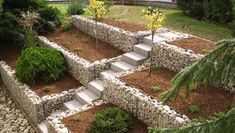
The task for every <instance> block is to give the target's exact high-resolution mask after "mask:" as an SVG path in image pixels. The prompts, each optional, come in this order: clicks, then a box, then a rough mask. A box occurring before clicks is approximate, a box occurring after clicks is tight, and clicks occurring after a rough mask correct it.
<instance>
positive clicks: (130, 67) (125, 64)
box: [111, 61, 134, 71]
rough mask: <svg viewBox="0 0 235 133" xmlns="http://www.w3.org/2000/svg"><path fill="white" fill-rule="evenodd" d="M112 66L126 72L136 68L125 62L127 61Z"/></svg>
mask: <svg viewBox="0 0 235 133" xmlns="http://www.w3.org/2000/svg"><path fill="white" fill-rule="evenodd" d="M111 65H115V66H116V67H119V68H121V69H122V70H124V71H126V70H129V69H132V68H134V66H133V65H131V64H129V63H127V62H125V61H118V62H114V63H112V64H111Z"/></svg>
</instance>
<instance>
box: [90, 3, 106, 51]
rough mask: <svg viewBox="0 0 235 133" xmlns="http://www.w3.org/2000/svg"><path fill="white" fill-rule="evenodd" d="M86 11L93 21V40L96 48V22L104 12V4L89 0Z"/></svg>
mask: <svg viewBox="0 0 235 133" xmlns="http://www.w3.org/2000/svg"><path fill="white" fill-rule="evenodd" d="M87 11H88V12H89V13H90V14H91V15H92V16H93V18H94V19H95V38H96V48H98V38H97V22H98V20H99V19H100V18H102V17H103V16H104V14H105V12H106V9H105V6H104V2H103V1H98V0H90V2H89V5H88V8H87Z"/></svg>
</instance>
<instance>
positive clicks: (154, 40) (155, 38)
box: [144, 35, 165, 42]
mask: <svg viewBox="0 0 235 133" xmlns="http://www.w3.org/2000/svg"><path fill="white" fill-rule="evenodd" d="M145 39H146V40H149V41H152V36H151V35H150V36H146V37H144V40H145ZM162 41H165V38H164V37H161V36H159V35H155V36H154V37H153V42H162Z"/></svg>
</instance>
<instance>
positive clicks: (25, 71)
mask: <svg viewBox="0 0 235 133" xmlns="http://www.w3.org/2000/svg"><path fill="white" fill-rule="evenodd" d="M66 70H67V66H66V62H65V60H64V57H63V55H62V53H61V52H59V51H57V50H54V49H49V48H41V47H36V48H27V49H25V50H24V51H23V53H22V55H21V56H20V58H19V59H18V61H17V65H16V77H17V78H18V79H19V80H20V81H21V82H24V83H34V82H35V81H36V80H42V81H44V82H51V81H56V80H58V79H59V78H60V76H61V75H63V74H64V72H65V71H66Z"/></svg>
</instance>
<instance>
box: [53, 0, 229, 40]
mask: <svg viewBox="0 0 235 133" xmlns="http://www.w3.org/2000/svg"><path fill="white" fill-rule="evenodd" d="M50 5H51V6H54V7H58V8H59V9H60V10H61V11H62V12H63V14H65V13H66V8H67V7H68V5H64V4H50ZM145 8H146V7H142V6H125V7H123V6H112V7H111V8H110V12H108V13H107V14H106V16H105V18H111V19H115V20H120V21H128V22H130V23H138V24H143V25H146V21H145V20H144V17H143V13H142V10H143V9H145ZM161 10H162V11H163V12H164V14H165V15H166V20H165V23H164V27H167V28H169V29H173V30H176V31H181V32H186V33H189V34H193V35H196V36H200V37H203V38H206V39H209V40H213V41H218V40H221V39H225V38H232V35H231V30H230V29H229V28H227V27H226V26H223V25H217V24H213V23H209V22H204V21H198V20H196V19H193V18H190V17H187V16H185V15H184V14H182V12H181V11H180V10H178V9H168V8H161ZM83 16H87V15H86V14H85V15H83ZM185 25H186V27H187V28H183V27H185Z"/></svg>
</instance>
